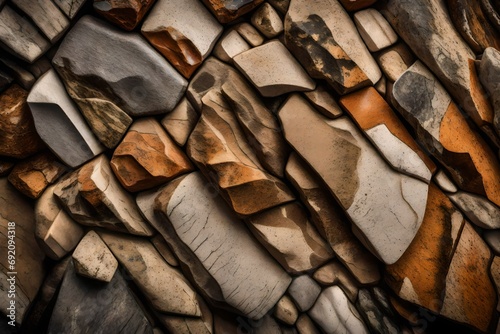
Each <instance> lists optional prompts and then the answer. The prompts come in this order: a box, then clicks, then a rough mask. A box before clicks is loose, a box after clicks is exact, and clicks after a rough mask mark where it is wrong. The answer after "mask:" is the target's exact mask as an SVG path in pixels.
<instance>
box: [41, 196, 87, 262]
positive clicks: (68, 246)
mask: <svg viewBox="0 0 500 334" xmlns="http://www.w3.org/2000/svg"><path fill="white" fill-rule="evenodd" d="M54 187H55V186H51V187H49V188H47V190H45V191H44V192H43V194H42V196H40V198H39V199H38V201H37V202H36V204H35V219H36V227H35V238H36V241H37V242H38V245H39V246H40V248H41V249H42V250H43V251H44V253H45V254H46V255H47V256H48V257H50V258H51V259H54V260H59V259H62V258H63V257H64V256H66V254H68V253H69V252H71V251H72V250H73V249H74V248H75V247H76V246H77V245H78V243H79V242H80V240H81V239H82V238H83V235H84V230H83V228H82V226H81V225H79V224H78V223H77V222H75V221H74V220H73V219H72V218H71V217H70V216H69V215H68V214H67V213H66V212H65V211H64V210H63V208H62V206H61V205H60V204H59V202H57V200H56V198H55V196H54Z"/></svg>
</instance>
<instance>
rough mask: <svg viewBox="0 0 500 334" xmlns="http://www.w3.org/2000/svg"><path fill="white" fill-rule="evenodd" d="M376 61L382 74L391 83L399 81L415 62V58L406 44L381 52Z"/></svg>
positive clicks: (399, 44)
mask: <svg viewBox="0 0 500 334" xmlns="http://www.w3.org/2000/svg"><path fill="white" fill-rule="evenodd" d="M375 59H376V60H377V62H378V65H379V66H380V69H381V70H382V72H384V74H385V76H386V77H387V79H389V81H391V82H394V81H396V80H398V78H399V77H400V76H401V74H403V73H404V71H406V70H407V69H408V67H410V66H411V65H413V63H414V62H415V57H414V56H413V54H412V53H411V51H410V49H408V47H407V46H406V45H405V44H404V43H398V44H396V45H394V46H391V47H389V48H387V49H385V50H382V51H380V53H377V55H376V56H375Z"/></svg>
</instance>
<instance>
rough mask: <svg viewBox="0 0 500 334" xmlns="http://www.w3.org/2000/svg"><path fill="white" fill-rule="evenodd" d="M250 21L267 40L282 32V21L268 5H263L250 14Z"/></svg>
mask: <svg viewBox="0 0 500 334" xmlns="http://www.w3.org/2000/svg"><path fill="white" fill-rule="evenodd" d="M251 21H252V24H253V26H254V27H255V28H257V29H258V30H259V31H260V32H261V33H262V35H264V36H266V37H267V38H274V37H276V36H278V35H279V34H281V33H282V32H283V21H281V18H280V17H279V15H278V13H276V11H275V10H274V8H273V7H272V6H271V5H270V4H268V3H264V4H263V5H262V6H260V7H259V8H258V9H257V10H256V11H255V12H254V13H253V14H252V18H251Z"/></svg>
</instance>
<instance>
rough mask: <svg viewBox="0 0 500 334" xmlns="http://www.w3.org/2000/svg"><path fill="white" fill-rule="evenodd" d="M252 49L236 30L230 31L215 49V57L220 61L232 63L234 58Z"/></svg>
mask: <svg viewBox="0 0 500 334" xmlns="http://www.w3.org/2000/svg"><path fill="white" fill-rule="evenodd" d="M249 49H250V45H248V43H247V42H246V41H245V39H243V37H241V35H240V34H239V33H238V31H236V30H230V31H229V32H228V33H227V34H226V35H223V36H222V37H221V38H220V39H219V41H218V42H217V44H216V45H215V48H214V52H213V54H214V56H216V57H217V58H219V59H220V60H222V61H224V62H226V63H231V62H232V61H233V58H234V57H235V56H237V55H239V54H240V53H242V52H245V51H247V50H249Z"/></svg>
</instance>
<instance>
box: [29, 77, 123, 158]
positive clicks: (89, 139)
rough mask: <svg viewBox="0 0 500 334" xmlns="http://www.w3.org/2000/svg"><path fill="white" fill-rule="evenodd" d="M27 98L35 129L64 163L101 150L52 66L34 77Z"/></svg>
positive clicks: (95, 153) (91, 155) (89, 155)
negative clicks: (35, 78)
mask: <svg viewBox="0 0 500 334" xmlns="http://www.w3.org/2000/svg"><path fill="white" fill-rule="evenodd" d="M27 100H28V105H29V107H30V109H31V114H32V115H33V119H34V122H35V127H36V131H37V132H38V134H39V135H40V137H41V138H42V140H43V141H44V142H45V143H46V144H47V146H48V147H49V148H50V150H51V151H52V152H54V154H55V155H57V157H58V158H59V159H61V160H62V161H63V162H64V163H65V164H67V165H68V166H70V167H77V166H79V165H81V164H83V163H85V162H86V161H88V160H90V159H92V158H93V157H95V156H96V155H98V154H99V153H101V152H102V151H103V150H104V147H103V146H102V145H101V144H100V143H99V141H98V140H97V138H96V137H95V136H94V134H93V133H92V131H91V130H90V129H89V126H88V125H87V123H86V122H85V119H84V118H83V117H82V115H81V114H80V111H79V110H78V108H77V106H76V105H75V103H74V102H73V101H72V100H71V98H70V97H69V96H68V94H67V93H66V90H65V89H64V86H63V84H62V82H61V81H60V80H59V78H58V76H57V74H56V72H55V71H54V70H50V71H48V72H47V73H45V74H44V75H42V76H41V77H40V79H38V81H37V82H36V84H35V85H34V86H33V89H32V90H31V92H30V94H29V95H28V99H27ZM114 126H116V125H114Z"/></svg>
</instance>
